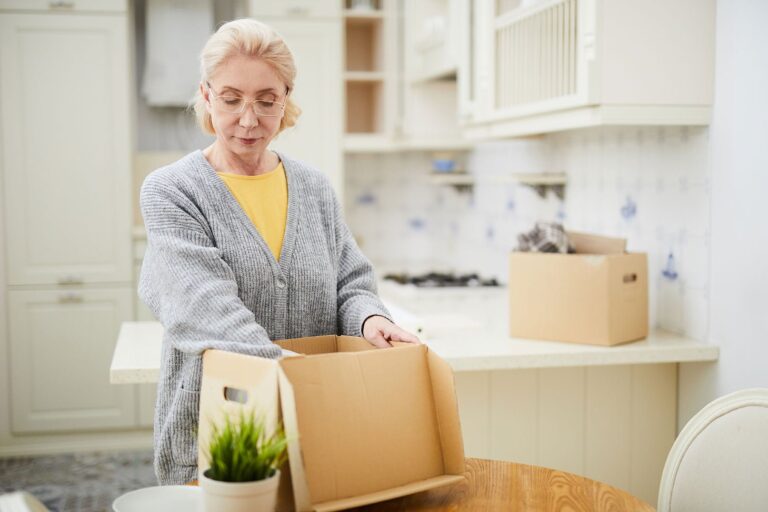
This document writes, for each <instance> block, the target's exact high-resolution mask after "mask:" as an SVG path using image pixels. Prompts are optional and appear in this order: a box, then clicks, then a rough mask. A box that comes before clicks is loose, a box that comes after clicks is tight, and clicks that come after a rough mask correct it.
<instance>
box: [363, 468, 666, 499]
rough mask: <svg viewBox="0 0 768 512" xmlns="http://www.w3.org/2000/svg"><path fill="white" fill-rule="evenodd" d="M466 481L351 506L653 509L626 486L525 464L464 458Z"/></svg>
mask: <svg viewBox="0 0 768 512" xmlns="http://www.w3.org/2000/svg"><path fill="white" fill-rule="evenodd" d="M465 475H466V477H467V479H466V481H465V482H462V483H458V484H455V485H451V486H446V487H440V488H437V489H431V490H429V491H424V492H420V493H417V494H412V495H410V496H403V497H401V498H397V499H393V500H389V501H384V502H381V503H374V504H372V505H367V506H364V507H358V508H355V509H352V510H357V511H360V512H363V511H364V512H373V511H382V512H383V511H387V512H392V511H414V510H429V511H432V512H437V511H448V510H450V511H459V510H460V511H462V512H465V511H477V512H488V511H493V510H499V511H502V510H504V511H514V512H523V511H536V512H549V511H568V512H581V511H585V512H604V511H606V512H607V511H611V512H622V511H627V512H629V511H633V512H634V511H641V512H645V511H648V512H652V511H654V510H655V509H654V508H653V507H651V506H650V505H648V504H647V503H645V502H643V501H641V500H640V499H638V498H636V497H634V496H632V495H631V494H629V493H628V492H626V491H622V490H621V489H617V488H615V487H611V486H610V485H608V484H604V483H602V482H598V481H595V480H590V479H589V478H586V477H583V476H578V475H574V474H572V473H566V472H565V471H558V470H556V469H548V468H543V467H539V466H529V465H527V464H517V463H514V462H502V461H492V460H484V459H467V463H466V470H465Z"/></svg>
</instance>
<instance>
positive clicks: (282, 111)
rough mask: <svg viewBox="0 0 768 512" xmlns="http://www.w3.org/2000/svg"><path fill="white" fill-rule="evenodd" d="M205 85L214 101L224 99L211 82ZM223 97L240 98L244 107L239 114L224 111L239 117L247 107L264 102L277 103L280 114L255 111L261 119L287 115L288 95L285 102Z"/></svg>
mask: <svg viewBox="0 0 768 512" xmlns="http://www.w3.org/2000/svg"><path fill="white" fill-rule="evenodd" d="M205 85H206V86H207V87H208V92H209V93H213V96H214V99H221V98H222V95H221V94H219V93H218V92H216V90H215V89H214V88H213V87H211V83H210V82H208V81H206V82H205ZM223 97H224V98H227V97H230V98H239V99H241V100H243V106H242V107H240V110H239V111H238V112H232V111H227V110H224V112H225V113H227V114H237V115H240V114H242V113H243V112H245V109H246V105H248V107H250V105H251V104H252V103H253V104H259V103H262V102H268V103H277V104H278V105H280V113H279V114H261V113H259V112H256V111H255V110H254V111H253V113H254V114H255V115H257V116H259V117H282V116H283V115H285V104H286V103H287V99H288V93H286V95H285V97H286V99H285V100H284V101H283V102H279V101H269V100H260V99H255V100H246V99H245V98H242V97H239V96H223Z"/></svg>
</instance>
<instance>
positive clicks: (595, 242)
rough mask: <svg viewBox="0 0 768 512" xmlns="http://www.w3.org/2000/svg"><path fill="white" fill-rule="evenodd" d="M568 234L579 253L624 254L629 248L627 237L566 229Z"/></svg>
mask: <svg viewBox="0 0 768 512" xmlns="http://www.w3.org/2000/svg"><path fill="white" fill-rule="evenodd" d="M566 234H567V235H568V240H569V241H570V242H571V245H572V246H573V248H574V250H575V251H576V253H578V254H624V253H625V252H626V250H627V240H626V239H625V238H611V237H607V236H599V235H593V234H591V233H578V232H575V231H566Z"/></svg>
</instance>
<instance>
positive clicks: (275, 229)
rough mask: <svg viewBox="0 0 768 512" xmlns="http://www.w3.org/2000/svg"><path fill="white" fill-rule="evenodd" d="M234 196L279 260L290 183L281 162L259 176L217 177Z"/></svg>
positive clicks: (225, 175) (223, 173)
mask: <svg viewBox="0 0 768 512" xmlns="http://www.w3.org/2000/svg"><path fill="white" fill-rule="evenodd" d="M218 175H219V176H221V179H222V180H223V181H224V183H226V185H227V187H229V190H230V192H232V195H233V196H235V199H237V202H238V203H240V206H241V207H242V208H243V211H245V213H246V215H248V217H249V218H250V219H251V222H253V225H254V226H256V229H257V230H258V231H259V233H260V234H261V236H262V238H264V240H265V241H266V242H267V245H268V246H269V249H270V250H271V251H272V254H273V255H274V256H275V259H276V260H278V261H279V260H280V249H281V248H282V247H283V236H284V235H285V223H286V218H287V215H288V181H287V180H286V178H285V168H284V167H283V163H282V162H280V163H279V164H278V165H277V167H276V168H275V169H273V170H272V171H269V172H268V173H265V174H259V175H257V176H243V175H241V174H229V173H225V172H220V173H218Z"/></svg>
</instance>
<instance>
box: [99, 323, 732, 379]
mask: <svg viewBox="0 0 768 512" xmlns="http://www.w3.org/2000/svg"><path fill="white" fill-rule="evenodd" d="M162 336H163V328H162V326H161V325H160V323H159V322H123V325H122V328H121V329H120V334H119V336H118V339H117V345H116V347H115V352H114V356H113V359H112V366H111V368H110V381H111V382H112V383H113V384H131V383H146V382H157V378H158V374H159V369H160V348H161V343H162ZM425 343H426V344H427V345H428V346H429V347H430V349H432V350H434V351H435V352H436V353H438V354H439V355H440V356H441V357H442V358H443V359H445V360H446V361H448V363H449V364H450V365H451V367H452V368H453V369H454V371H456V372H471V371H490V370H509V369H522V368H561V367H574V366H606V365H635V364H661V363H680V362H700V361H716V360H717V358H718V355H719V348H718V347H717V346H714V345H708V344H705V343H702V342H699V341H695V340H691V339H689V338H684V337H681V336H678V335H675V334H671V333H667V332H664V331H655V332H653V333H651V335H650V336H649V337H648V338H647V339H645V340H642V341H637V342H634V343H628V344H625V345H618V346H614V347H600V346H592V345H580V344H573V343H557V342H549V341H538V340H524V339H518V338H510V337H505V336H500V335H498V334H496V335H494V334H491V333H484V332H482V331H474V330H473V331H468V330H461V331H460V332H457V333H456V334H454V335H446V336H440V337H435V338H431V339H427V340H425Z"/></svg>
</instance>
